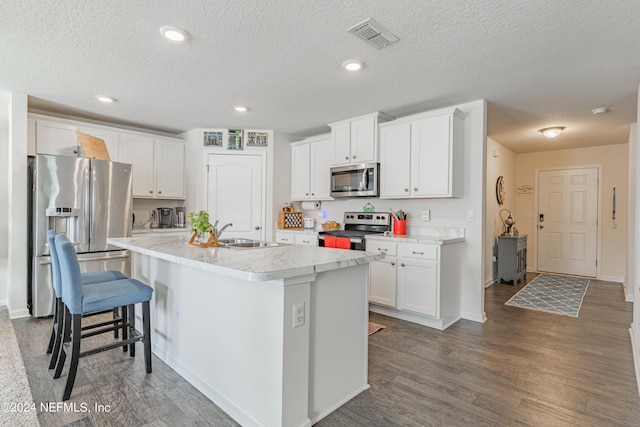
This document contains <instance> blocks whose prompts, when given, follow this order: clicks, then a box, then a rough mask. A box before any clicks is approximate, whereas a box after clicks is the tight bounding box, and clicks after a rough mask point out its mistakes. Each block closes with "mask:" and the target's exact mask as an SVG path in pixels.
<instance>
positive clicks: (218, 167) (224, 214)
mask: <svg viewBox="0 0 640 427" xmlns="http://www.w3.org/2000/svg"><path fill="white" fill-rule="evenodd" d="M263 162H264V156H262V155H247V154H209V155H208V158H207V166H208V167H207V169H208V172H207V187H206V188H207V190H206V193H207V194H206V203H207V212H209V214H210V215H211V221H212V222H213V221H216V220H218V221H219V224H218V228H220V227H222V226H223V225H224V224H227V223H231V224H233V226H231V227H229V228H227V230H226V232H225V234H227V235H228V236H233V237H242V238H246V239H256V240H262V239H264V223H263V222H264V211H265V206H264V202H265V201H264V198H263V197H262V194H263V182H264V176H263V171H264V167H263Z"/></svg>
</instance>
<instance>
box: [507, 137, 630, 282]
mask: <svg viewBox="0 0 640 427" xmlns="http://www.w3.org/2000/svg"><path fill="white" fill-rule="evenodd" d="M628 152H629V146H628V144H617V145H603V146H598V147H588V148H578V149H571V150H557V151H546V152H539V153H527V154H519V155H517V156H516V185H522V184H527V185H530V186H531V187H533V188H534V192H533V193H534V194H531V195H516V220H517V221H518V224H519V225H520V226H519V227H518V229H519V230H520V233H522V234H527V235H529V236H530V237H531V239H532V240H533V236H534V233H535V231H536V229H535V226H536V223H535V221H534V215H535V186H536V182H535V180H536V169H546V168H554V167H558V168H563V167H571V166H594V165H600V166H601V170H602V182H601V183H600V187H601V192H602V204H601V206H599V213H600V218H602V223H601V227H600V228H601V234H600V236H598V240H599V246H600V249H601V254H600V256H599V259H598V270H599V275H598V278H599V279H602V280H610V281H615V282H623V281H624V279H625V274H626V259H627V219H628V205H627V203H628V197H627V195H628V184H629V183H628V166H629V161H628V158H627V156H628ZM613 187H615V188H616V228H613V226H612V219H611V199H612V194H613ZM529 249H530V250H529V251H528V253H527V265H528V266H529V267H530V268H534V269H535V268H536V266H535V264H534V259H535V257H534V255H535V252H534V250H533V249H534V248H533V246H532V245H531V244H530V245H529Z"/></svg>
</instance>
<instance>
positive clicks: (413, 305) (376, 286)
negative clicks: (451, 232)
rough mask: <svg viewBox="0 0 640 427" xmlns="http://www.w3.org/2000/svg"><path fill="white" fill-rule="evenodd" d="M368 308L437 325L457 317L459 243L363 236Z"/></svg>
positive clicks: (421, 322) (449, 323)
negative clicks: (379, 255) (368, 255)
mask: <svg viewBox="0 0 640 427" xmlns="http://www.w3.org/2000/svg"><path fill="white" fill-rule="evenodd" d="M367 251H368V252H383V253H385V254H386V255H387V256H386V257H385V258H384V259H383V260H381V261H375V262H372V263H371V264H369V302H370V303H371V304H370V310H371V311H373V312H377V313H381V314H385V315H387V316H391V317H396V318H399V319H403V320H407V321H410V322H414V323H419V324H422V325H426V326H430V327H433V328H437V329H441V330H442V329H446V328H447V327H449V326H450V325H452V324H453V323H455V322H456V321H457V320H459V319H460V275H459V269H458V265H459V257H460V255H459V253H460V245H459V244H449V245H439V244H421V243H397V244H396V243H392V242H389V241H385V240H375V239H373V238H367Z"/></svg>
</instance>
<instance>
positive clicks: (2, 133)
mask: <svg viewBox="0 0 640 427" xmlns="http://www.w3.org/2000/svg"><path fill="white" fill-rule="evenodd" d="M0 108H1V109H2V110H3V111H2V112H0V171H1V172H0V206H9V120H8V114H9V94H4V93H0ZM8 260H9V215H8V211H7V209H0V305H6V303H7V298H8V292H9V289H8V283H9V276H8V274H9V272H8V270H7V265H8Z"/></svg>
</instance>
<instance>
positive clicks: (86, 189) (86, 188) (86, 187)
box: [82, 168, 93, 248]
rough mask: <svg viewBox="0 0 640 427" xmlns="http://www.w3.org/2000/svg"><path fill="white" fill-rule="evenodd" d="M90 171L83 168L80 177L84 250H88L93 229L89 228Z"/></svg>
mask: <svg viewBox="0 0 640 427" xmlns="http://www.w3.org/2000/svg"><path fill="white" fill-rule="evenodd" d="M89 174H90V169H89V168H85V169H84V171H83V176H82V186H83V188H82V192H83V194H84V197H83V204H84V209H83V210H84V218H83V221H84V227H85V228H84V229H85V236H86V237H85V241H84V242H83V243H84V245H85V247H86V248H90V247H91V246H90V245H91V241H92V240H93V227H92V226H91V213H90V212H91V211H90V209H91V185H90V184H91V182H90V180H91V176H90V175H89Z"/></svg>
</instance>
